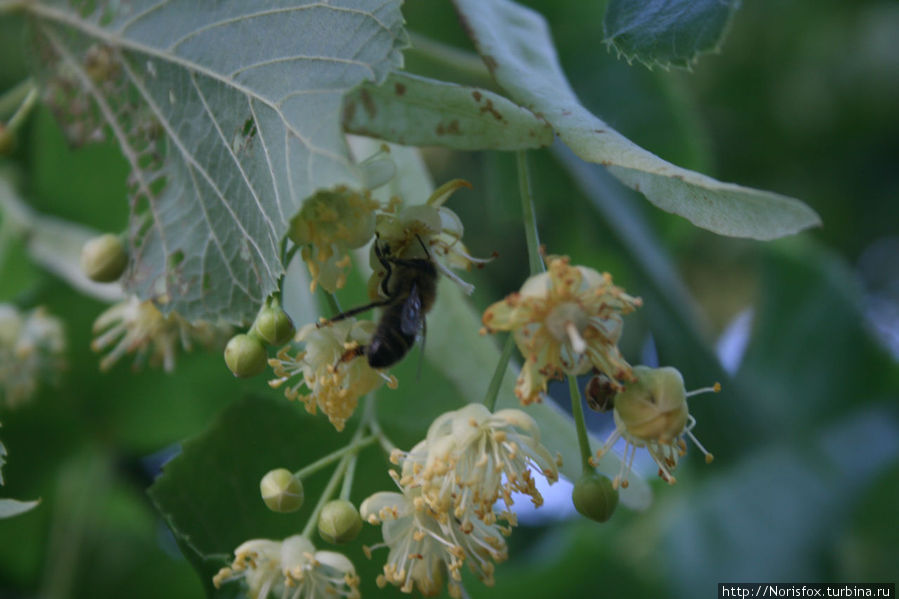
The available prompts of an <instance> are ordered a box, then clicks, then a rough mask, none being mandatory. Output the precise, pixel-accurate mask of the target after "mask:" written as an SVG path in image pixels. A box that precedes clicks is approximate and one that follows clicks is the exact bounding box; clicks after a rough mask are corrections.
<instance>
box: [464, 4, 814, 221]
mask: <svg viewBox="0 0 899 599" xmlns="http://www.w3.org/2000/svg"><path fill="white" fill-rule="evenodd" d="M455 4H456V7H457V8H458V10H459V13H460V15H461V17H462V20H463V24H464V25H465V27H466V29H467V31H468V33H469V36H470V37H471V39H472V41H473V42H474V44H475V47H476V48H477V50H478V53H479V54H480V55H481V57H482V58H483V59H484V62H485V64H486V65H487V67H488V68H489V69H490V71H491V73H492V74H493V76H494V78H495V79H496V81H497V82H498V83H499V84H500V85H501V86H502V87H503V89H505V90H506V91H507V92H508V93H509V95H510V97H511V98H512V99H513V100H514V101H516V102H518V103H520V104H522V105H523V106H525V107H526V108H529V109H531V110H532V111H534V112H535V113H537V114H539V115H541V116H543V118H545V119H546V120H547V121H548V122H549V123H550V125H552V126H553V128H555V130H556V132H557V133H558V135H559V137H560V138H561V139H562V141H563V142H565V144H567V145H568V146H569V147H570V148H571V149H572V150H574V152H575V153H576V154H577V155H578V156H580V157H581V158H583V159H584V160H587V161H589V162H596V163H599V164H602V165H604V166H606V167H607V168H608V169H609V172H611V173H612V174H613V175H614V176H615V177H617V178H618V179H620V180H621V181H622V182H624V183H625V184H626V185H627V186H629V187H632V188H633V189H636V190H637V191H639V192H641V193H643V194H644V195H645V196H646V198H647V199H648V200H649V201H650V202H652V203H653V204H655V205H656V206H658V207H659V208H661V209H662V210H665V211H667V212H672V213H674V214H678V215H680V216H683V217H684V218H686V219H688V220H689V221H690V222H692V223H693V224H695V225H697V226H699V227H702V228H705V229H708V230H710V231H714V232H715V233H719V234H721V235H731V236H735V237H751V238H754V239H773V238H776V237H781V236H783V235H788V234H791V233H796V232H797V231H801V230H802V229H805V228H807V227H811V226H814V225H817V224H819V222H820V221H819V219H818V216H817V215H816V214H815V212H814V211H813V210H811V209H810V208H809V207H808V206H806V205H805V204H803V203H802V202H800V201H798V200H795V199H793V198H788V197H786V196H782V195H778V194H775V193H771V192H767V191H759V190H756V189H750V188H747V187H741V186H739V185H734V184H732V183H722V182H720V181H716V180H715V179H712V178H711V177H708V176H706V175H702V174H700V173H697V172H694V171H690V170H687V169H684V168H681V167H678V166H675V165H673V164H671V163H670V162H667V161H665V160H663V159H661V158H659V157H658V156H656V155H654V154H652V153H651V152H649V151H647V150H644V149H643V148H641V147H639V146H638V145H636V144H635V143H633V142H632V141H630V140H629V139H627V138H626V137H624V136H623V135H621V134H620V133H618V132H617V131H615V130H614V129H612V128H611V127H610V126H609V125H607V124H606V123H605V122H603V121H602V120H601V119H599V118H598V117H596V116H594V115H593V114H591V113H590V112H589V111H588V110H587V109H586V108H584V107H583V106H582V105H581V104H580V102H579V101H578V99H577V97H576V96H575V94H574V91H573V90H572V89H571V86H570V85H569V84H568V81H567V79H566V78H565V75H564V73H563V72H562V69H561V66H560V65H559V61H558V58H557V56H556V51H555V48H554V46H553V43H552V39H551V37H550V34H549V29H548V27H547V25H546V22H545V21H544V20H543V17H541V16H540V15H539V14H537V13H535V12H534V11H532V10H530V9H527V8H524V7H522V6H519V5H518V4H515V3H514V2H511V0H455Z"/></svg>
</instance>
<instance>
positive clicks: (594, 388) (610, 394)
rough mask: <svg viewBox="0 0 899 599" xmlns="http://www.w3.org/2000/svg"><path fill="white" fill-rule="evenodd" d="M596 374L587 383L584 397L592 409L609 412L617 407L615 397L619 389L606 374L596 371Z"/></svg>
mask: <svg viewBox="0 0 899 599" xmlns="http://www.w3.org/2000/svg"><path fill="white" fill-rule="evenodd" d="M594 372H596V374H594V375H593V378H591V379H590V381H589V382H588V383H587V387H586V388H585V389H584V396H585V397H586V399H587V405H588V406H590V409H592V410H595V411H597V412H608V411H609V410H611V409H612V408H614V407H615V396H616V395H617V394H618V389H617V388H616V387H615V383H614V382H613V381H612V379H611V378H609V376H608V375H607V374H605V373H602V372H599V371H594Z"/></svg>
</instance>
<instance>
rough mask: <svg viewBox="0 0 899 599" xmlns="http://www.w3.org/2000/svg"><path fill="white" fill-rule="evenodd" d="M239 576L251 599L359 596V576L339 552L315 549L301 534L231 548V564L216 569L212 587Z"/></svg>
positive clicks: (353, 598)
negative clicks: (216, 572) (232, 559)
mask: <svg viewBox="0 0 899 599" xmlns="http://www.w3.org/2000/svg"><path fill="white" fill-rule="evenodd" d="M239 578H243V579H244V580H245V582H246V584H247V586H248V587H249V595H250V597H252V598H253V599H265V598H266V597H270V596H272V597H279V598H281V599H287V598H290V599H316V598H335V597H347V598H350V599H356V598H358V597H359V577H358V576H356V570H355V568H354V567H353V563H352V562H351V561H350V560H349V559H347V557H346V556H345V555H343V554H342V553H335V552H333V551H316V550H315V547H314V546H313V545H312V543H311V542H310V541H309V540H308V539H307V538H305V537H303V536H300V535H295V536H292V537H288V538H286V539H284V540H283V541H270V540H268V539H253V540H250V541H247V542H245V543H243V544H242V545H240V547H238V548H237V549H235V550H234V561H233V562H232V563H231V566H229V567H227V568H222V569H221V570H219V572H218V574H216V576H215V578H214V579H213V583H214V584H215V586H216V588H219V587H221V585H222V584H223V583H225V582H228V581H231V580H235V579H239Z"/></svg>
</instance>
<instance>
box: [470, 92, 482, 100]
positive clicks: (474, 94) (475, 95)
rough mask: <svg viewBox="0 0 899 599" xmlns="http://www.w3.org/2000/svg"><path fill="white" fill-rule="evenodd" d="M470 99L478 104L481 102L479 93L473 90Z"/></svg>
mask: <svg viewBox="0 0 899 599" xmlns="http://www.w3.org/2000/svg"><path fill="white" fill-rule="evenodd" d="M471 97H472V98H474V101H475V102H480V101H481V92H479V91H478V90H474V91H473V92H471Z"/></svg>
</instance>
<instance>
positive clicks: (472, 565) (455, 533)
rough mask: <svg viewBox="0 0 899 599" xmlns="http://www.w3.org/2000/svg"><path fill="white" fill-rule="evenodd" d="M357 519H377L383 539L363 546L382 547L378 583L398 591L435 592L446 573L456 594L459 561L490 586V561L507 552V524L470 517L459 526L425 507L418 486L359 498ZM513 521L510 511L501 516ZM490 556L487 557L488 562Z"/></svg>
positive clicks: (454, 521)
mask: <svg viewBox="0 0 899 599" xmlns="http://www.w3.org/2000/svg"><path fill="white" fill-rule="evenodd" d="M360 513H361V515H362V518H363V519H364V520H366V521H368V522H369V523H370V524H381V525H382V526H381V534H382V536H383V538H384V542H383V543H380V544H378V545H375V546H373V547H371V548H365V549H366V554H367V555H369V556H370V555H371V550H372V549H379V548H382V547H387V548H388V549H389V552H388V555H387V562H386V563H385V564H384V574H383V575H381V576H379V577H378V580H377V583H378V586H381V587H383V586H385V585H386V584H387V583H390V584H394V585H397V586H399V587H400V590H401V591H402V592H404V593H411V592H412V589H413V588H416V589H418V591H419V592H420V593H421V594H422V595H425V596H427V597H431V596H434V595H437V594H439V593H440V591H441V590H442V588H443V583H444V580H445V578H446V573H447V572H448V573H449V575H450V576H449V594H450V596H452V597H459V596H461V591H462V587H461V580H462V572H461V569H462V566H463V565H464V564H465V563H466V561H467V563H468V566H469V569H470V570H471V571H472V572H474V574H475V575H476V576H477V577H478V578H479V579H480V580H482V581H483V582H484V584H486V585H487V586H492V585H493V582H494V579H493V572H494V562H497V563H499V562H502V561H504V560H505V559H506V558H507V557H508V550H507V548H506V542H505V539H504V538H503V536H505V535H508V534H509V532H510V531H509V529H506V528H502V527H499V526H497V525H496V524H485V523H484V522H482V521H480V520H475V521H474V522H472V523H471V526H470V527H468V528H466V529H464V530H463V528H462V526H460V523H459V522H458V521H457V520H456V519H455V518H447V517H446V515H445V514H443V516H442V517H441V516H440V515H438V514H436V513H435V512H434V511H433V510H431V509H430V508H429V507H428V505H427V502H425V501H424V500H423V498H422V497H421V495H420V492H419V490H418V489H403V492H402V493H391V492H379V493H375V494H374V495H372V496H371V497H369V498H368V499H366V500H365V501H363V502H362V506H361V508H360ZM506 516H507V518H508V519H510V521H511V520H514V516H512V515H511V514H508V515H506ZM491 560H492V561H491Z"/></svg>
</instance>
